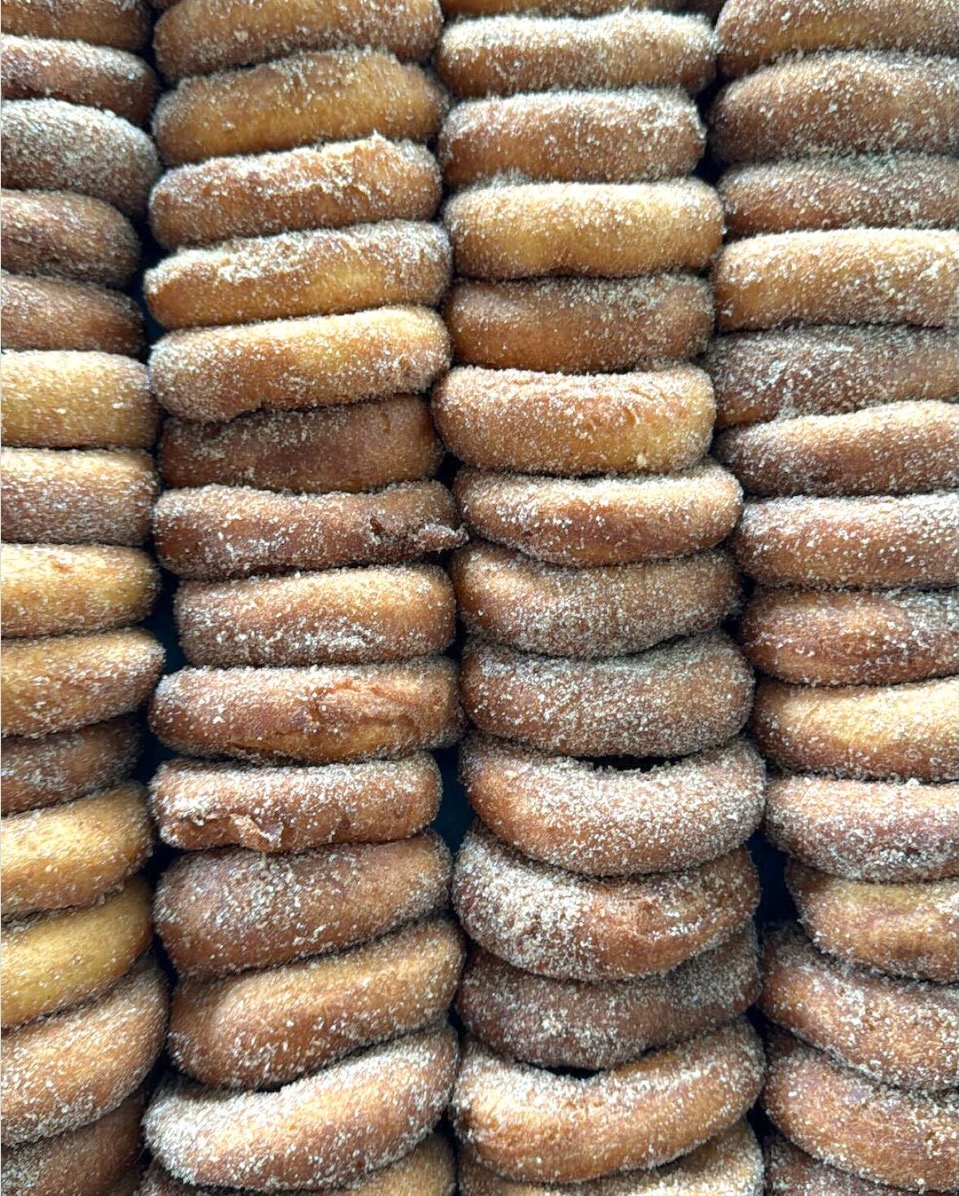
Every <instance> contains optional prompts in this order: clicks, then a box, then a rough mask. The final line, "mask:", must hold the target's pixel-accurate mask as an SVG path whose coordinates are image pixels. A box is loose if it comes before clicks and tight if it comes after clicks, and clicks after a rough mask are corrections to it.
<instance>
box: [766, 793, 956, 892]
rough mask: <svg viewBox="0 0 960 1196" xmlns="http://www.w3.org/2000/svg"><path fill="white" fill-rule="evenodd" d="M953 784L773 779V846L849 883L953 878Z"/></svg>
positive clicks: (769, 827) (769, 830)
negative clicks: (856, 881) (854, 881)
mask: <svg viewBox="0 0 960 1196" xmlns="http://www.w3.org/2000/svg"><path fill="white" fill-rule="evenodd" d="M958 797H960V795H958V787H957V785H956V784H946V785H925V784H923V783H922V782H920V781H913V780H911V781H905V782H904V781H843V780H838V779H837V778H835V777H817V776H793V777H790V776H787V777H773V778H772V779H771V780H770V781H769V782H768V783H767V807H766V812H765V819H766V820H765V823H764V832H765V834H766V836H767V838H768V839H769V840H770V842H771V843H773V845H774V846H775V847H779V848H780V850H781V851H785V852H786V853H787V854H788V855H790V856H793V857H794V859H797V860H799V861H800V862H801V863H804V864H809V865H810V867H812V868H817V869H819V870H820V871H821V872H829V873H831V874H832V875H833V876H844V877H847V878H848V879H849V880H858V879H862V880H871V881H886V882H891V881H893V882H902V881H915V880H939V879H940V878H942V877H945V876H956V875H957V873H958V871H960V868H958V866H957V850H958V843H957V839H958V829H960V828H958V826H957V804H958Z"/></svg>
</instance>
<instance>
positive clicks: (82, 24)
mask: <svg viewBox="0 0 960 1196" xmlns="http://www.w3.org/2000/svg"><path fill="white" fill-rule="evenodd" d="M2 28H3V32H4V33H15V34H19V35H21V36H23V37H55V38H62V39H63V40H65V41H78V42H90V43H91V44H92V45H95V46H114V47H115V48H116V49H118V50H139V49H141V48H142V47H143V46H144V45H145V44H146V42H147V39H148V37H149V34H150V10H149V9H148V8H147V6H146V4H144V3H143V0H57V3H56V4H50V3H48V2H47V0H9V2H8V3H6V4H4V6H3V21H2Z"/></svg>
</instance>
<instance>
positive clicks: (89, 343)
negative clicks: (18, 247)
mask: <svg viewBox="0 0 960 1196" xmlns="http://www.w3.org/2000/svg"><path fill="white" fill-rule="evenodd" d="M0 311H2V318H3V333H2V339H0V347H2V348H3V349H17V350H23V349H73V350H76V351H80V352H82V351H85V350H91V349H92V350H95V351H98V352H101V353H121V354H125V355H126V356H128V357H141V356H142V355H143V353H144V350H145V348H146V340H145V338H144V330H143V316H142V315H141V314H140V309H139V308H138V307H137V305H136V303H135V302H134V301H133V300H132V299H129V298H128V297H127V296H126V295H121V294H120V293H119V292H118V291H113V290H107V289H106V288H104V287H98V286H94V285H92V284H91V283H84V282H68V281H66V280H65V279H60V278H26V277H24V276H22V275H15V274H4V275H3V279H2V286H0Z"/></svg>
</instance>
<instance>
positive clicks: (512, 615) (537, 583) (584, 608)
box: [449, 540, 740, 658]
mask: <svg viewBox="0 0 960 1196" xmlns="http://www.w3.org/2000/svg"><path fill="white" fill-rule="evenodd" d="M449 568H450V575H451V577H452V579H453V585H454V588H455V590H456V593H457V612H458V614H459V615H460V618H461V619H462V620H463V622H464V624H465V626H466V628H467V630H468V631H469V632H471V633H473V634H474V635H480V636H483V637H485V638H489V639H492V640H495V641H497V642H498V643H501V644H506V645H508V646H509V647H511V648H518V649H520V651H522V652H536V653H539V654H541V655H544V656H583V657H589V658H595V657H601V656H623V655H626V654H630V653H634V652H640V651H642V650H643V649H644V648H650V647H652V646H653V645H654V644H658V643H661V642H662V641H664V640H668V639H673V638H674V636H678V635H694V634H695V633H697V632H699V631H709V630H710V629H711V628H712V627H715V626H716V625H717V624H718V623H719V622H721V621H722V620H723V619H725V618H726V617H727V616H728V615H730V614H731V613H732V612H733V611H734V609H735V607H736V605H737V600H738V597H739V592H740V587H739V581H738V578H737V573H736V569H735V566H734V564H733V560H732V558H731V557H729V556H728V555H727V554H726V553H725V552H722V551H719V550H715V551H712V552H703V553H699V554H697V555H695V556H686V557H677V558H674V559H673V560H669V561H647V562H646V563H644V564H639V565H617V566H612V567H599V568H596V569H572V568H562V567H559V566H555V565H544V564H541V563H540V562H539V561H534V560H531V559H530V558H529V557H526V556H523V555H522V554H518V553H513V552H510V551H509V550H508V549H506V548H499V547H497V546H496V545H494V544H485V543H484V542H483V541H480V540H477V541H474V542H473V543H472V544H469V545H467V547H466V548H463V549H461V550H460V551H459V552H457V553H456V554H455V555H454V556H453V558H452V559H451V561H450V563H449Z"/></svg>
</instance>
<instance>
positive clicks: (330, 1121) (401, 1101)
mask: <svg viewBox="0 0 960 1196" xmlns="http://www.w3.org/2000/svg"><path fill="white" fill-rule="evenodd" d="M458 1054H459V1051H458V1048H457V1037H456V1035H455V1034H454V1032H453V1030H451V1029H450V1028H449V1027H448V1026H444V1027H438V1028H434V1029H431V1030H424V1031H421V1032H419V1033H417V1034H407V1035H405V1036H404V1037H402V1038H398V1039H396V1040H395V1041H394V1042H391V1043H388V1044H387V1045H385V1046H378V1047H373V1048H372V1049H370V1050H367V1051H363V1052H361V1053H360V1054H357V1055H354V1056H353V1057H352V1058H350V1059H345V1060H343V1061H342V1062H340V1063H334V1064H332V1065H331V1066H330V1067H327V1068H324V1069H323V1070H321V1071H318V1072H315V1073H314V1074H313V1075H309V1076H305V1077H304V1078H303V1079H302V1080H296V1081H295V1082H294V1083H292V1084H288V1085H287V1086H286V1087H284V1088H279V1089H277V1090H276V1091H273V1092H240V1093H229V1094H226V1093H222V1092H218V1091H216V1090H211V1089H209V1088H205V1087H201V1086H200V1085H198V1084H193V1083H189V1082H187V1081H181V1082H177V1081H173V1082H172V1083H171V1082H168V1083H167V1084H166V1085H164V1086H163V1087H162V1088H161V1089H160V1090H159V1092H158V1093H157V1095H156V1096H155V1097H154V1100H153V1102H152V1104H151V1106H150V1108H149V1109H148V1110H147V1116H146V1119H145V1121H144V1129H145V1131H146V1138H147V1144H148V1145H149V1147H150V1150H151V1151H152V1153H153V1155H154V1156H155V1157H156V1158H157V1159H158V1160H159V1161H160V1163H162V1164H163V1166H164V1167H165V1168H166V1169H167V1170H168V1171H170V1172H171V1173H172V1174H173V1175H175V1176H177V1177H178V1178H180V1179H182V1180H185V1181H186V1182H188V1183H191V1184H230V1185H231V1186H234V1187H243V1188H249V1187H256V1188H260V1189H266V1190H267V1191H274V1190H276V1189H278V1188H298V1187H303V1188H308V1189H310V1190H314V1189H316V1188H327V1187H337V1186H342V1185H345V1184H348V1183H350V1182H351V1181H353V1180H355V1179H360V1178H361V1177H363V1176H365V1175H366V1174H367V1173H368V1172H370V1171H372V1170H374V1169H375V1168H377V1167H384V1166H386V1165H387V1164H388V1163H392V1162H395V1161H396V1160H397V1159H400V1158H402V1157H403V1155H405V1154H408V1153H409V1151H411V1150H412V1149H413V1148H414V1147H415V1146H416V1145H417V1143H419V1142H420V1141H421V1140H422V1139H423V1138H425V1137H426V1136H427V1134H428V1133H429V1132H430V1130H432V1129H433V1127H434V1125H435V1124H436V1123H437V1121H438V1120H439V1118H440V1116H441V1114H442V1113H443V1110H444V1108H445V1107H446V1104H447V1100H448V1098H449V1096H450V1091H451V1089H452V1087H453V1081H454V1077H455V1075H456V1070H457V1057H458ZM362 1190H363V1189H362V1188H361V1191H362ZM388 1190H389V1189H388ZM374 1191H376V1189H374Z"/></svg>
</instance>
